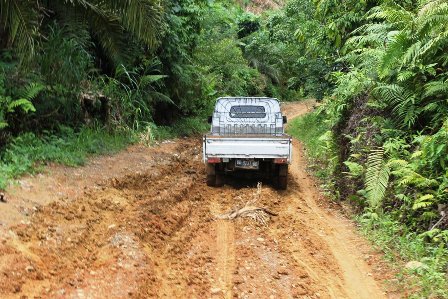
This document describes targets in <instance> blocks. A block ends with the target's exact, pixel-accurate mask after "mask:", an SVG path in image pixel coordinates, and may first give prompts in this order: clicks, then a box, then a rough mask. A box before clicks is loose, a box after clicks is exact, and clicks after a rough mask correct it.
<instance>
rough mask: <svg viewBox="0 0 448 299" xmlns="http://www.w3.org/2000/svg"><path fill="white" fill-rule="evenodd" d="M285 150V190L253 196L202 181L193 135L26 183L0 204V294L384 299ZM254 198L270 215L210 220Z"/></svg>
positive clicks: (361, 244)
mask: <svg viewBox="0 0 448 299" xmlns="http://www.w3.org/2000/svg"><path fill="white" fill-rule="evenodd" d="M311 105H312V103H310V102H302V103H295V104H291V105H288V106H286V107H285V112H286V113H287V114H288V116H289V117H290V118H291V117H293V116H297V115H300V114H303V113H306V112H307V111H308V109H309V107H311ZM294 149H295V154H294V158H295V160H294V163H293V164H292V166H291V168H290V177H289V188H288V190H286V191H276V190H274V189H273V188H271V187H270V186H269V185H268V184H263V185H262V189H261V194H258V195H257V182H256V181H241V180H238V181H236V180H232V179H229V180H228V181H227V182H226V185H225V186H224V187H222V188H211V187H207V186H206V184H205V171H204V166H203V164H202V161H201V144H200V140H199V138H197V139H183V140H177V141H175V142H168V143H164V144H161V145H160V146H158V147H153V148H149V149H141V148H139V149H133V150H129V151H128V152H125V153H122V154H120V155H118V156H116V159H118V161H115V160H114V158H113V157H112V158H110V157H109V158H98V159H96V160H95V163H94V164H95V165H97V167H92V166H87V167H85V168H82V169H76V170H73V169H63V170H61V168H58V167H56V168H55V169H54V170H53V172H51V171H50V172H49V173H48V174H45V175H42V176H40V177H36V178H30V179H28V180H26V183H27V185H26V186H25V187H23V186H19V187H14V188H13V189H12V191H10V193H9V194H7V195H8V196H9V202H8V203H7V204H2V206H0V209H2V214H3V215H4V218H3V219H4V220H3V223H2V226H1V227H0V238H1V241H2V242H1V244H0V286H1V288H0V297H2V298H20V297H23V296H25V297H23V298H26V297H28V298H34V297H37V298H124V297H139V298H385V297H389V296H390V295H391V294H390V293H386V292H385V290H384V286H383V285H382V280H384V278H388V277H387V270H385V268H384V266H383V264H382V263H381V262H380V260H381V259H380V257H379V256H378V254H376V253H375V252H374V251H373V250H372V249H371V248H370V246H369V245H368V244H367V243H366V242H365V241H364V240H362V238H360V237H359V236H358V235H357V234H356V232H355V228H354V225H353V224H352V223H351V222H350V221H349V220H347V219H346V218H345V217H344V216H342V215H341V213H340V212H339V208H338V207H333V206H332V205H331V204H330V203H328V201H327V200H326V199H325V198H323V197H322V196H321V195H320V194H319V192H318V190H317V188H316V186H315V182H314V181H313V179H312V178H311V177H310V176H309V175H308V174H307V173H306V163H305V159H304V157H303V152H302V149H301V148H300V146H299V144H298V143H297V142H295V143H294ZM127 157H129V161H128V162H129V163H128V164H127V166H126V161H127ZM105 163H111V165H109V166H107V167H106V166H104V165H103V164H105ZM130 163H135V165H137V166H136V168H133V165H132V164H130ZM98 165H99V166H98ZM89 167H90V168H89ZM89 169H90V170H89ZM89 172H92V173H95V174H92V173H90V174H89ZM75 173H81V175H80V176H75V175H74V174H75ZM29 186H31V187H29ZM28 187H29V188H28ZM33 190H39V191H38V192H37V194H38V195H36V192H33ZM61 194H62V195H61ZM39 198H42V200H41V201H42V202H40V203H39ZM255 198H257V201H256V205H257V206H262V207H267V208H269V210H271V211H273V212H275V213H276V214H278V216H273V217H271V218H270V219H269V221H268V222H267V224H266V225H260V224H258V223H257V222H255V221H253V220H252V219H248V218H241V219H235V220H233V221H229V220H223V219H217V217H216V216H217V215H220V214H222V213H225V212H228V211H229V210H232V208H235V207H241V206H244V205H245V204H246V203H247V202H248V201H250V200H254V199H255ZM23 206H25V208H26V209H25V210H26V211H27V212H26V213H23V212H20V211H22V210H23V209H24V208H23ZM21 208H22V209H21ZM8 209H11V211H10V212H11V215H14V217H9V218H8V217H7V216H6V215H7V214H8ZM5 211H6V212H5ZM394 297H396V296H394Z"/></svg>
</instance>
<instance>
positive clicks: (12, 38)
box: [0, 0, 40, 60]
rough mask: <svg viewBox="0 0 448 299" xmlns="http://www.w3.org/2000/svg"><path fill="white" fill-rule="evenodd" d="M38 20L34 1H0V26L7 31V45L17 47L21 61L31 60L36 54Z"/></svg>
mask: <svg viewBox="0 0 448 299" xmlns="http://www.w3.org/2000/svg"><path fill="white" fill-rule="evenodd" d="M39 19H40V14H39V11H38V7H37V3H36V2H34V1H26V0H1V1H0V26H1V27H4V28H6V29H7V32H8V38H9V43H10V44H11V45H15V46H16V47H17V49H18V52H19V55H20V56H21V58H22V60H29V59H31V58H32V57H33V56H34V54H35V52H36V44H37V43H38V40H37V38H38V36H39V30H38V29H39Z"/></svg>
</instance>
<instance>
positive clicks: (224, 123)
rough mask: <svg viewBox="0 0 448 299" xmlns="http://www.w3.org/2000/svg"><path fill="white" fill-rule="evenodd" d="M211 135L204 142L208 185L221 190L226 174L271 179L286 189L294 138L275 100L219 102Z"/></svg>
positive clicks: (212, 118)
mask: <svg viewBox="0 0 448 299" xmlns="http://www.w3.org/2000/svg"><path fill="white" fill-rule="evenodd" d="M209 123H211V130H210V133H208V134H206V135H205V136H204V138H203V160H204V163H205V164H206V167H207V185H209V186H222V185H223V176H224V175H225V174H234V175H239V174H243V175H244V176H248V175H249V176H258V177H260V176H261V177H263V178H268V179H272V182H273V184H274V186H275V187H277V188H278V189H283V190H284V189H286V187H287V182H288V179H287V176H288V164H289V163H291V157H292V142H291V137H290V136H289V135H286V134H285V131H284V124H285V123H286V116H283V115H282V113H281V111H280V104H279V102H278V100H277V99H274V98H262V97H224V98H219V99H218V100H217V101H216V105H215V110H214V112H213V116H211V117H210V118H209Z"/></svg>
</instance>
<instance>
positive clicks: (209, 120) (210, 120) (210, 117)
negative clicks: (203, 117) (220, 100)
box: [207, 116, 213, 124]
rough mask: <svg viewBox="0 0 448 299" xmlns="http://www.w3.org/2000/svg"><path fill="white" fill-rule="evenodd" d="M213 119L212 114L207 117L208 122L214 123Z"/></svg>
mask: <svg viewBox="0 0 448 299" xmlns="http://www.w3.org/2000/svg"><path fill="white" fill-rule="evenodd" d="M212 119H213V117H212V116H209V117H208V118H207V122H208V123H209V124H211V123H212Z"/></svg>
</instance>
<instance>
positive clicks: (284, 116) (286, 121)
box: [283, 115, 288, 124]
mask: <svg viewBox="0 0 448 299" xmlns="http://www.w3.org/2000/svg"><path fill="white" fill-rule="evenodd" d="M283 123H284V124H286V123H288V118H287V117H286V115H283Z"/></svg>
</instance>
